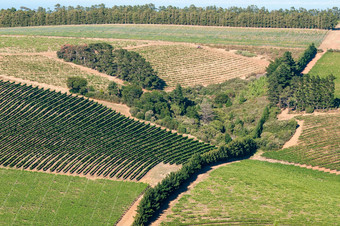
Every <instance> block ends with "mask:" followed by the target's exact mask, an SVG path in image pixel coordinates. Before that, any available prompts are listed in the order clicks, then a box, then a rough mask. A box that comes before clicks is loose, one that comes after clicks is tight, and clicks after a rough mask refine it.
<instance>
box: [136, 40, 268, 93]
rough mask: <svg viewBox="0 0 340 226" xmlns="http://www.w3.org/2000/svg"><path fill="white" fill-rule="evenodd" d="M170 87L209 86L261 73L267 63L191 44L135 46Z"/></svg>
mask: <svg viewBox="0 0 340 226" xmlns="http://www.w3.org/2000/svg"><path fill="white" fill-rule="evenodd" d="M133 50H134V51H136V52H138V53H140V54H141V55H142V56H144V57H145V58H146V60H147V61H149V62H150V63H151V65H152V67H153V68H154V69H156V71H158V72H159V76H160V77H161V78H162V79H164V80H165V81H166V83H167V85H168V86H169V87H174V86H176V84H181V85H182V86H194V85H209V84H214V83H221V82H224V81H226V80H229V79H232V78H236V77H241V78H242V77H243V78H246V77H247V76H249V75H250V74H252V73H263V72H264V71H265V67H266V66H267V65H268V63H267V62H266V61H265V60H253V59H251V58H247V57H241V56H237V55H235V54H231V53H227V52H226V51H225V50H221V51H218V50H214V49H210V48H209V49H206V48H204V47H203V48H197V47H196V46H194V45H173V44H172V45H150V46H146V47H140V48H138V47H136V48H134V49H133Z"/></svg>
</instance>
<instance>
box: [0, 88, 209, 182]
mask: <svg viewBox="0 0 340 226" xmlns="http://www.w3.org/2000/svg"><path fill="white" fill-rule="evenodd" d="M0 87H1V90H0V124H1V126H0V136H1V139H0V164H1V165H3V166H10V167H18V168H20V167H22V168H23V169H31V170H33V169H37V170H44V171H52V172H64V173H71V174H74V173H76V174H84V175H87V174H90V175H95V176H104V177H117V178H124V179H126V178H130V179H137V180H139V179H140V178H141V177H143V176H144V175H145V174H146V173H147V172H148V171H149V170H150V169H151V168H152V167H153V166H155V165H157V164H159V163H161V162H165V163H170V164H182V163H185V162H186V161H187V160H188V159H189V158H190V157H191V156H192V155H193V154H194V153H204V152H206V151H209V150H212V149H213V148H214V147H212V146H210V145H208V144H205V143H202V142H198V141H195V140H192V139H188V138H187V137H183V136H179V135H177V134H174V133H171V132H168V131H165V130H162V129H160V128H158V127H155V126H151V125H149V124H144V123H140V122H138V121H135V120H133V119H130V118H127V117H125V116H123V115H120V114H119V113H116V112H115V111H113V110H111V109H108V108H106V107H104V106H102V105H100V104H98V103H96V102H93V101H89V100H87V99H84V98H78V97H74V96H71V95H67V94H62V93H60V92H51V91H49V90H43V89H39V88H34V87H32V86H25V85H20V84H14V83H9V82H1V81H0Z"/></svg>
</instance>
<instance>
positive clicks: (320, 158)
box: [263, 113, 340, 170]
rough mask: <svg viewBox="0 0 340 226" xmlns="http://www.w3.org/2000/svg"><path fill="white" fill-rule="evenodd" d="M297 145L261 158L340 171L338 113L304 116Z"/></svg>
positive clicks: (339, 124)
mask: <svg viewBox="0 0 340 226" xmlns="http://www.w3.org/2000/svg"><path fill="white" fill-rule="evenodd" d="M299 119H302V120H304V125H303V128H302V134H301V136H300V137H299V142H298V145H296V146H293V147H290V148H285V149H283V150H280V151H273V152H266V153H264V154H263V156H265V157H267V158H271V159H279V160H285V161H289V162H294V163H301V164H307V165H312V166H321V167H324V168H328V169H333V170H340V123H339V122H340V113H337V114H329V115H319V116H304V117H301V118H300V117H299Z"/></svg>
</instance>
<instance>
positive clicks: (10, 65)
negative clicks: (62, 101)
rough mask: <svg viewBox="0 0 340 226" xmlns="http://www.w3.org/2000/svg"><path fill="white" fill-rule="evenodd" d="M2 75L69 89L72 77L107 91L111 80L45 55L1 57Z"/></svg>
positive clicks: (0, 68)
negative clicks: (80, 78) (69, 78)
mask: <svg viewBox="0 0 340 226" xmlns="http://www.w3.org/2000/svg"><path fill="white" fill-rule="evenodd" d="M0 66H1V67H0V75H2V74H3V75H7V76H13V77H16V78H21V79H25V80H30V81H34V82H39V83H45V84H49V85H54V86H59V87H63V88H67V85H66V81H67V78H68V77H71V76H81V77H84V78H86V79H87V81H88V85H89V86H93V87H94V88H95V89H96V90H105V91H106V90H107V87H108V84H109V82H110V81H109V79H107V78H104V77H102V76H99V75H96V74H92V73H89V72H86V71H84V70H80V69H79V68H76V67H72V66H70V65H69V64H66V63H64V62H59V61H56V60H54V59H51V58H48V57H46V56H43V55H7V56H5V55H4V56H0Z"/></svg>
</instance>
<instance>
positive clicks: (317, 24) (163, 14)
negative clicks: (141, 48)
mask: <svg viewBox="0 0 340 226" xmlns="http://www.w3.org/2000/svg"><path fill="white" fill-rule="evenodd" d="M339 19H340V9H339V8H338V7H333V8H332V9H327V10H317V9H311V10H306V9H304V8H299V9H295V8H294V7H292V8H291V9H286V10H283V9H279V10H268V9H266V8H264V7H262V8H258V7H257V6H254V5H252V6H248V7H247V8H240V7H230V8H221V7H216V6H209V7H196V6H194V5H191V6H190V7H184V8H178V7H173V6H168V7H164V6H161V7H159V8H156V7H155V5H153V4H147V5H137V6H113V7H112V8H107V7H105V5H104V4H100V5H94V6H92V7H81V6H77V7H72V6H69V7H65V6H60V4H57V5H55V9H54V10H50V9H48V10H46V9H45V8H42V7H39V8H38V9H37V10H31V9H29V8H26V7H21V8H20V9H19V10H17V9H15V8H11V9H7V10H5V9H2V10H1V11H0V26H1V27H17V26H39V25H66V24H180V25H203V26H232V27H234V26H236V27H276V28H319V29H332V28H334V27H335V26H336V24H337V21H338V20H339Z"/></svg>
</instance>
